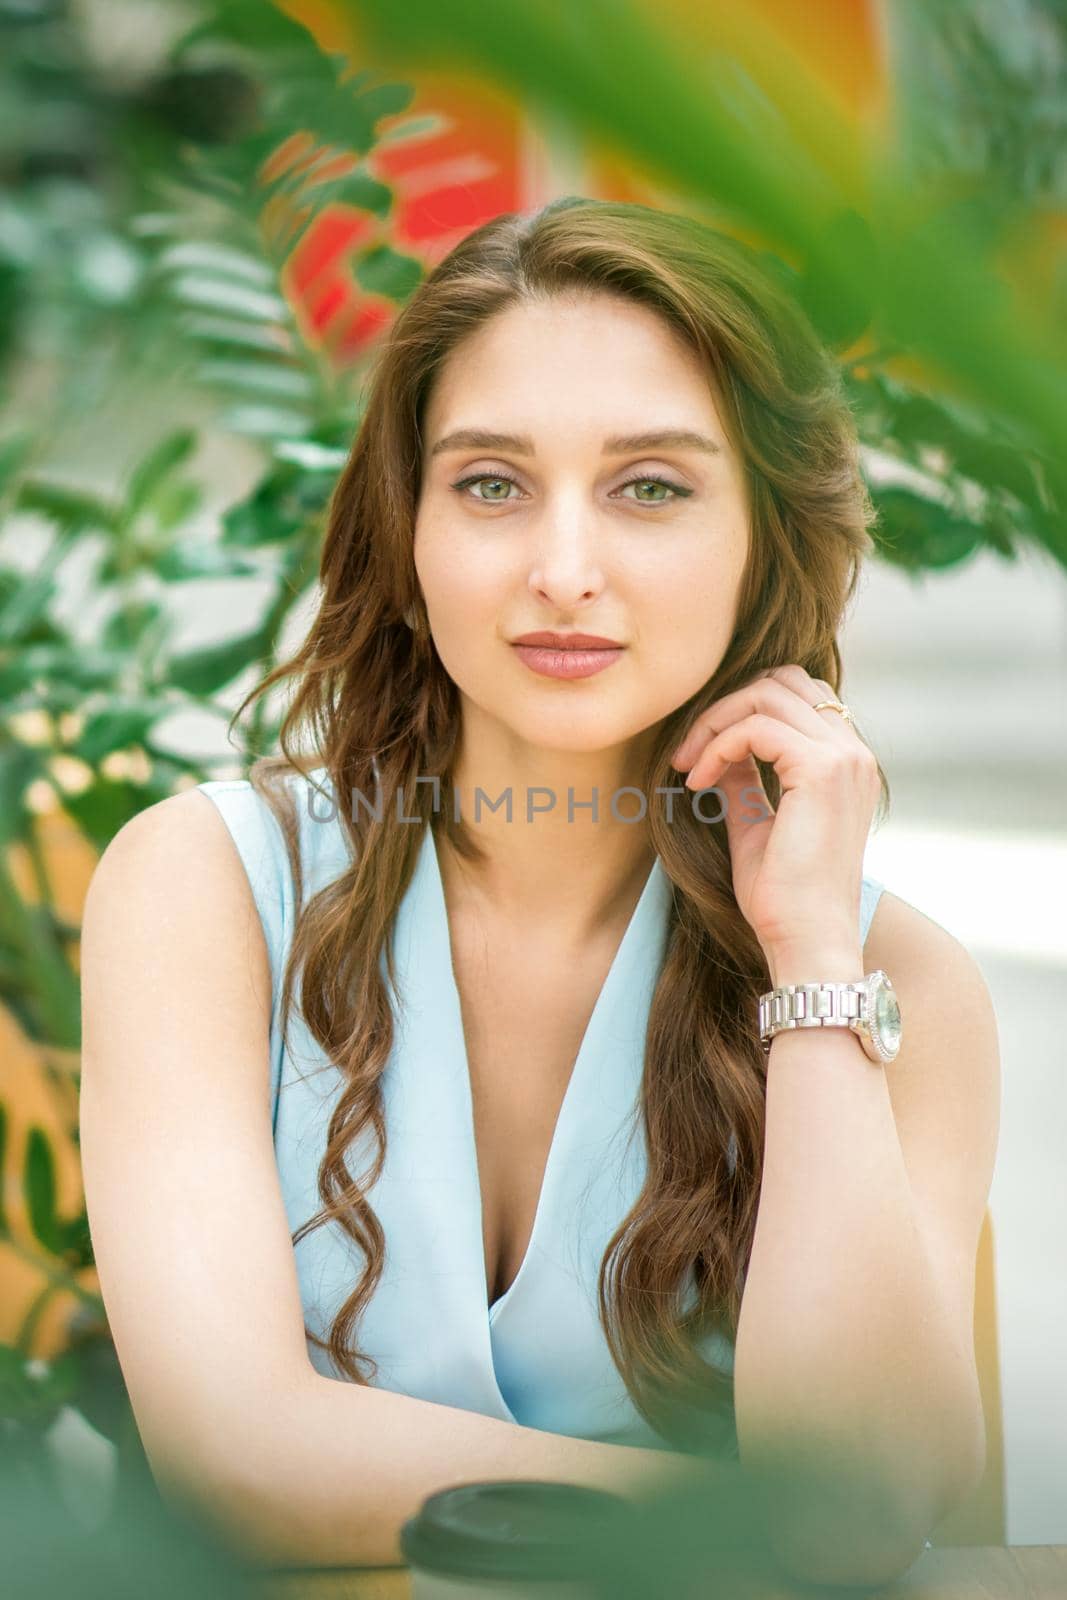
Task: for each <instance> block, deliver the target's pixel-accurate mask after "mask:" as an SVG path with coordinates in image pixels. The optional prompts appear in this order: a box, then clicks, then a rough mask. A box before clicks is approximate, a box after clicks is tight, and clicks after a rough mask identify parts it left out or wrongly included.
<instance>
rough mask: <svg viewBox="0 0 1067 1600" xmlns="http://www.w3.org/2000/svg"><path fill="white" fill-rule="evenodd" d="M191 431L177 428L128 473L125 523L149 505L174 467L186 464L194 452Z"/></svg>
mask: <svg viewBox="0 0 1067 1600" xmlns="http://www.w3.org/2000/svg"><path fill="white" fill-rule="evenodd" d="M196 442H197V435H196V431H195V429H193V428H176V429H175V430H174V432H173V433H169V434H168V435H167V437H166V438H165V439H161V440H160V442H159V443H158V444H157V445H156V446H155V447H154V448H153V449H152V450H150V451H149V453H148V455H147V456H145V458H144V460H143V461H140V462H139V463H138V464H137V466H136V467H135V468H134V470H133V472H131V474H130V478H129V483H128V485H127V489H126V507H125V515H126V518H127V520H128V521H132V519H133V518H134V517H135V516H136V515H137V513H138V512H139V511H142V510H143V509H144V507H145V506H146V505H148V504H149V503H150V501H151V500H152V497H153V496H154V495H155V494H156V493H157V491H158V490H159V489H160V488H161V487H162V485H163V484H164V483H165V482H166V480H167V479H168V478H169V477H170V475H171V473H172V472H173V471H174V470H175V468H176V467H179V466H181V465H182V463H183V462H185V461H188V459H189V457H190V456H191V455H192V453H193V451H194V450H195V449H196Z"/></svg>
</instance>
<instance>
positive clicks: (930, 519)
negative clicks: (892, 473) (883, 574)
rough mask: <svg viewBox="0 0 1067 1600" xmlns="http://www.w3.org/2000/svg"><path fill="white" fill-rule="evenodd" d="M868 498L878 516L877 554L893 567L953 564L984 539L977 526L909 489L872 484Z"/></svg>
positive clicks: (974, 548) (966, 555)
mask: <svg viewBox="0 0 1067 1600" xmlns="http://www.w3.org/2000/svg"><path fill="white" fill-rule="evenodd" d="M871 498H872V500H873V502H874V505H875V507H876V509H877V510H878V512H879V517H880V521H879V526H878V527H877V528H876V529H875V531H874V538H875V540H876V542H877V544H878V547H879V553H880V554H881V555H883V556H884V557H885V558H886V559H887V560H889V561H891V562H892V563H894V565H896V566H900V567H905V568H910V569H912V570H919V569H921V568H924V567H928V568H929V567H932V568H941V567H950V566H955V565H956V563H957V562H960V561H963V560H965V559H966V558H967V557H968V556H970V555H973V554H974V552H975V551H976V550H977V549H979V548H980V546H981V545H982V544H983V543H984V542H985V536H984V533H983V530H982V528H981V527H979V526H978V525H976V524H975V523H973V522H970V521H968V520H967V519H966V518H963V517H957V516H955V515H954V514H953V512H952V511H950V510H949V508H948V507H947V506H944V505H941V504H940V503H939V502H938V501H936V500H931V499H928V498H927V497H926V496H924V495H921V494H918V493H916V492H915V490H913V489H907V488H904V487H903V486H902V485H899V484H893V485H875V486H873V487H872V490H871Z"/></svg>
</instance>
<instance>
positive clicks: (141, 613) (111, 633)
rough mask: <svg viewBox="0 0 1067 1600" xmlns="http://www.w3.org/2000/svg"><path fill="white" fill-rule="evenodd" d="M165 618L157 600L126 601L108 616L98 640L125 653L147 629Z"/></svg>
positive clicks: (111, 648)
mask: <svg viewBox="0 0 1067 1600" xmlns="http://www.w3.org/2000/svg"><path fill="white" fill-rule="evenodd" d="M165 618H166V612H165V611H164V609H163V607H162V606H161V605H160V604H159V603H158V601H155V600H133V601H128V602H127V603H126V604H125V605H123V606H120V607H119V609H118V610H116V611H113V612H112V614H111V616H110V617H108V619H107V622H106V623H105V624H104V628H103V632H102V633H101V635H100V642H101V643H102V644H103V645H104V647H105V648H106V649H108V650H118V651H121V652H123V654H125V653H126V652H127V651H130V650H133V649H134V648H135V647H136V646H137V644H138V642H139V641H140V640H141V639H142V638H143V636H144V634H145V632H146V631H147V629H149V628H153V627H157V626H158V624H159V623H161V622H162V621H163V620H164V619H165Z"/></svg>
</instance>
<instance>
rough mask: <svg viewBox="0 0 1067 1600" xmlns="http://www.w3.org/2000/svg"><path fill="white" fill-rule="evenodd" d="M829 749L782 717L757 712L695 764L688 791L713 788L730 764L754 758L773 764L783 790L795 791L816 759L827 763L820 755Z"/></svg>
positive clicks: (736, 724) (715, 741) (719, 737)
mask: <svg viewBox="0 0 1067 1600" xmlns="http://www.w3.org/2000/svg"><path fill="white" fill-rule="evenodd" d="M828 748H829V747H828V746H827V745H826V744H825V743H821V742H820V741H817V740H815V739H812V738H811V737H809V735H808V734H806V733H801V732H800V731H799V730H798V729H797V728H795V727H793V726H791V725H790V724H789V723H788V722H784V721H783V720H782V719H781V718H780V717H772V716H768V715H767V714H766V713H765V712H756V713H754V714H753V715H752V716H749V717H744V718H743V719H742V720H741V721H740V722H734V723H732V724H731V725H730V727H728V728H724V729H723V731H722V732H721V733H717V734H716V735H715V737H714V738H713V739H712V740H711V741H710V743H709V744H708V745H707V746H706V747H705V748H704V749H703V750H702V751H701V752H700V754H699V755H698V756H697V758H696V760H695V761H694V762H693V765H692V767H691V768H690V771H689V775H688V777H687V778H686V780H685V784H686V788H687V789H706V788H709V787H711V786H712V785H713V784H714V783H715V780H716V777H717V776H718V774H719V773H721V772H722V771H723V769H724V767H725V766H726V764H727V763H728V762H731V761H743V760H744V758H745V757H746V756H748V755H752V756H758V757H759V759H760V760H761V761H766V762H769V763H770V764H771V765H772V766H773V767H774V769H775V771H776V772H777V774H778V778H779V781H780V782H781V785H782V788H783V789H791V788H794V787H795V786H796V784H797V783H798V782H799V781H800V779H801V778H802V777H803V776H804V775H805V774H806V773H808V774H810V771H811V763H812V759H813V757H816V758H817V759H820V760H825V759H826V758H825V754H820V752H825V751H826V750H827V749H828Z"/></svg>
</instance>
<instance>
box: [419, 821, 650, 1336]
mask: <svg viewBox="0 0 1067 1600" xmlns="http://www.w3.org/2000/svg"><path fill="white" fill-rule="evenodd" d="M422 851H423V854H424V857H425V856H426V855H427V853H428V859H427V861H426V866H427V876H428V878H429V881H430V886H431V893H432V896H433V901H434V904H433V907H432V918H433V930H434V935H435V941H434V942H435V947H436V950H437V952H438V959H439V962H440V969H441V971H440V976H441V980H442V984H443V989H444V993H445V994H446V996H447V1001H448V1005H449V1007H450V1010H451V1016H450V1017H449V1018H448V1019H447V1023H448V1026H449V1028H450V1029H451V1031H452V1033H453V1036H454V1038H455V1040H456V1051H457V1054H458V1058H459V1062H460V1065H461V1070H460V1071H459V1072H458V1074H457V1076H458V1080H459V1093H460V1096H461V1102H462V1103H461V1107H460V1115H461V1118H462V1121H463V1131H464V1136H465V1143H466V1145H467V1149H468V1152H469V1156H470V1161H471V1174H470V1175H471V1177H472V1179H473V1187H474V1206H473V1207H472V1212H473V1216H474V1225H475V1230H476V1237H475V1241H474V1244H475V1247H476V1259H477V1260H479V1261H480V1262H481V1265H482V1278H483V1288H482V1295H481V1300H482V1308H483V1313H484V1315H485V1317H486V1318H487V1319H488V1323H489V1326H490V1328H491V1327H492V1325H493V1323H494V1322H495V1320H496V1317H497V1315H498V1314H499V1312H500V1311H501V1309H502V1308H503V1307H504V1306H505V1305H507V1304H509V1303H510V1302H511V1301H512V1300H513V1298H514V1297H515V1295H516V1293H517V1292H518V1291H519V1290H520V1289H521V1287H522V1285H523V1283H524V1282H525V1281H526V1280H527V1279H528V1278H529V1276H530V1272H531V1270H532V1269H531V1265H530V1263H531V1261H532V1259H533V1258H534V1257H535V1256H536V1253H537V1250H538V1248H539V1233H540V1231H541V1230H542V1229H543V1227H544V1226H545V1222H544V1219H545V1216H546V1213H547V1212H548V1211H549V1209H550V1203H551V1200H552V1196H553V1191H554V1187H555V1185H556V1183H557V1173H556V1168H557V1166H558V1156H559V1151H560V1149H561V1148H562V1146H563V1144H564V1142H565V1140H566V1135H567V1129H568V1127H569V1123H570V1119H571V1117H572V1116H573V1114H574V1107H575V1105H576V1104H577V1103H578V1102H579V1101H580V1099H581V1096H582V1093H583V1090H584V1087H585V1079H586V1077H587V1075H588V1073H589V1071H590V1070H591V1067H592V1063H593V1059H594V1055H595V1052H594V1051H593V1048H592V1041H593V1040H594V1039H595V1037H596V1034H597V1031H598V1027H599V1025H600V1023H601V1019H602V1018H603V1016H604V1014H605V1012H606V1010H607V1007H608V1005H609V1003H610V1001H611V998H612V996H613V993H614V992H615V990H616V989H617V988H618V986H619V984H620V983H621V982H622V981H623V975H624V967H625V965H626V963H627V961H628V959H629V955H630V951H631V950H632V949H633V948H634V947H635V945H636V943H637V940H638V938H639V936H640V934H641V931H642V929H643V927H644V925H645V923H646V922H647V919H648V917H649V915H650V914H651V912H652V909H653V906H654V905H655V904H656V903H657V902H661V897H662V895H663V892H664V888H663V886H664V883H665V882H666V880H665V878H664V877H663V869H662V867H661V865H660V860H659V857H658V856H656V857H655V858H654V860H653V862H652V866H651V868H650V870H649V874H648V877H647V878H646V879H645V883H644V886H643V888H642V890H641V893H640V895H639V896H638V899H637V903H636V905H635V906H634V909H633V911H632V912H631V913H630V920H629V921H628V923H627V924H626V928H625V930H624V932H623V936H622V938H621V940H620V941H619V945H618V948H617V949H616V951H615V954H614V956H613V958H612V961H611V965H610V966H609V968H608V971H607V975H606V977H605V978H604V981H603V983H602V984H601V986H600V989H599V991H598V993H597V997H596V1000H595V1001H594V1003H593V1009H592V1011H591V1012H590V1014H589V1019H588V1021H587V1023H586V1026H585V1031H584V1032H583V1034H582V1039H581V1043H580V1044H579V1046H578V1052H577V1054H576V1056H575V1058H574V1064H573V1066H572V1068H571V1073H570V1077H569V1079H568V1082H567V1087H566V1089H565V1091H564V1094H563V1099H562V1101H561V1102H560V1108H559V1113H558V1115H557V1117H556V1123H555V1126H554V1128H553V1130H552V1137H551V1140H550V1142H549V1147H548V1155H547V1157H546V1158H545V1165H544V1171H543V1173H542V1176H541V1186H540V1189H539V1191H538V1196H537V1205H536V1207H535V1210H534V1218H533V1223H532V1224H531V1227H530V1237H529V1239H528V1240H527V1244H526V1250H525V1253H524V1254H523V1258H522V1261H521V1262H520V1264H519V1268H518V1271H517V1272H516V1274H515V1276H514V1278H513V1279H512V1280H511V1283H510V1284H509V1285H508V1287H507V1288H506V1289H505V1290H504V1292H503V1294H501V1295H498V1296H497V1298H496V1299H495V1300H494V1301H493V1302H492V1303H491V1304H490V1303H489V1302H488V1298H487V1297H488V1293H489V1269H488V1262H487V1261H486V1259H485V1235H484V1227H485V1216H484V1205H483V1200H482V1184H481V1172H480V1170H479V1167H478V1147H477V1140H476V1138H475V1127H474V1095H473V1088H472V1084H471V1075H470V1060H469V1057H468V1054H467V1040H466V1034H465V1031H464V1027H463V1007H462V1001H461V997H460V992H459V984H458V982H457V980H456V973H455V967H454V966H453V962H452V939H451V925H450V923H449V920H448V904H447V901H446V899H445V890H444V880H443V878H442V876H441V865H440V861H439V859H438V855H437V842H436V838H435V836H434V832H433V828H432V826H430V825H429V824H427V825H426V827H425V830H424V837H423V841H422ZM442 1020H444V1019H442Z"/></svg>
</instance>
